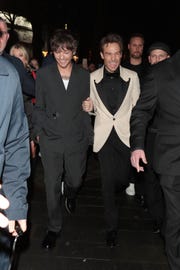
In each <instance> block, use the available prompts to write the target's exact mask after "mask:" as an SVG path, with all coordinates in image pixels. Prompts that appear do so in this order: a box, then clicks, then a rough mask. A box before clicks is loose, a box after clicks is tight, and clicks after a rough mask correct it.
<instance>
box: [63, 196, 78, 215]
mask: <svg viewBox="0 0 180 270" xmlns="http://www.w3.org/2000/svg"><path fill="white" fill-rule="evenodd" d="M65 207H66V210H67V211H68V213H69V214H73V213H74V212H75V210H76V200H75V199H68V198H66V199H65Z"/></svg>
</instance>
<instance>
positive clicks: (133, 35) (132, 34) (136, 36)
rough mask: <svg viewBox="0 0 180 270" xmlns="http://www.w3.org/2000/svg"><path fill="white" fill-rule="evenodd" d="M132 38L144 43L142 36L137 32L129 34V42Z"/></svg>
mask: <svg viewBox="0 0 180 270" xmlns="http://www.w3.org/2000/svg"><path fill="white" fill-rule="evenodd" d="M132 38H141V39H142V40H143V41H145V38H144V35H143V34H142V33H139V32H135V33H131V34H130V36H129V42H130V41H131V39H132Z"/></svg>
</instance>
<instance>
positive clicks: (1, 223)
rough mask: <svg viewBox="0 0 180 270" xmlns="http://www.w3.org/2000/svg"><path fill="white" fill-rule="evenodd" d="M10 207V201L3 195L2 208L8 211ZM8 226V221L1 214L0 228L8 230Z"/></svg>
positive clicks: (1, 199) (0, 203) (0, 200)
mask: <svg viewBox="0 0 180 270" xmlns="http://www.w3.org/2000/svg"><path fill="white" fill-rule="evenodd" d="M8 207H9V201H8V200H7V199H6V198H5V197H4V196H2V195H0V208H1V209H7V208H8ZM7 226H8V219H7V217H5V216H4V215H3V214H2V213H0V227H1V228H6V227H7Z"/></svg>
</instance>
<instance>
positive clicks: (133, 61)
mask: <svg viewBox="0 0 180 270" xmlns="http://www.w3.org/2000/svg"><path fill="white" fill-rule="evenodd" d="M130 63H131V65H134V66H136V65H140V64H141V63H142V58H130Z"/></svg>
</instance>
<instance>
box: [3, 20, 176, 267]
mask: <svg viewBox="0 0 180 270" xmlns="http://www.w3.org/2000/svg"><path fill="white" fill-rule="evenodd" d="M8 39H9V33H8V28H7V23H6V21H5V20H4V19H2V18H0V92H1V99H2V107H1V115H0V131H1V137H0V173H1V182H0V185H1V186H0V191H1V195H0V208H1V209H3V213H0V227H1V230H0V246H1V249H0V269H1V270H7V269H8V267H9V264H10V254H11V238H12V236H13V237H14V236H16V235H17V233H18V232H17V231H16V227H15V222H18V223H19V225H20V227H21V229H22V231H23V232H25V231H26V230H27V213H28V193H29V192H30V191H29V189H28V181H29V179H30V178H32V176H33V172H34V170H35V162H36V157H37V154H38V151H40V154H41V160H42V165H43V170H44V183H45V189H46V202H47V213H48V221H47V231H46V234H45V236H44V238H43V240H42V243H41V246H42V248H44V249H46V250H51V249H53V248H54V247H55V246H56V240H57V238H58V237H60V235H61V234H62V233H63V231H62V229H63V212H62V203H64V204H65V208H66V210H67V211H68V213H70V214H73V213H74V212H75V211H76V198H77V196H78V192H79V189H80V187H81V186H82V183H83V178H84V175H85V172H86V163H87V155H88V149H89V146H92V149H93V152H95V153H97V157H98V162H99V164H100V172H101V183H102V196H103V202H104V220H105V229H106V236H105V240H106V245H107V246H108V247H111V248H113V247H115V246H116V245H117V243H118V215H119V214H120V213H119V211H118V205H117V196H118V194H119V193H121V192H126V193H127V195H130V196H135V197H136V199H138V200H139V202H140V203H141V204H142V205H143V207H144V208H146V210H147V211H149V213H150V215H151V217H152V221H153V224H152V229H153V232H154V233H159V234H160V236H161V237H162V238H163V239H164V243H165V247H166V254H167V260H168V263H169V267H170V269H171V270H179V269H180V232H179V227H180V190H179V186H180V164H179V162H180V157H179V148H180V140H179V133H180V125H179V124H180V109H179V108H180V106H179V104H180V98H179V97H180V95H179V88H180V74H179V68H180V52H179V51H177V52H176V53H175V54H174V55H172V53H171V50H170V48H169V46H168V44H166V43H164V42H161V41H155V42H153V43H152V44H151V45H150V46H149V48H148V50H147V52H146V53H145V52H144V43H145V39H144V36H143V35H142V34H141V33H134V34H132V35H131V36H130V38H129V41H128V44H127V51H126V53H127V55H124V42H123V38H122V37H121V36H120V35H119V34H117V33H108V34H107V35H105V36H104V37H102V39H101V40H100V52H99V53H100V57H101V60H102V64H101V66H100V67H99V66H98V65H95V63H93V62H91V63H88V65H87V68H84V67H83V66H81V65H80V64H77V63H75V61H74V60H73V57H74V55H75V54H76V52H77V49H78V41H77V40H76V38H75V37H74V35H73V33H71V32H70V31H69V30H67V29H56V30H55V31H54V32H53V33H52V35H51V37H50V42H49V43H50V54H49V55H48V57H47V58H46V59H44V61H43V63H42V65H40V64H39V62H38V60H37V59H36V58H35V57H33V56H32V57H30V55H29V51H28V49H27V47H26V46H25V44H24V43H22V42H18V43H16V44H14V45H13V46H12V47H11V48H10V51H9V52H8V53H7V52H6V51H5V49H6V45H7V42H8ZM92 115H93V116H92ZM92 117H93V121H92ZM17 120H18V121H17ZM17 160H18V163H17ZM62 187H63V189H62Z"/></svg>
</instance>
